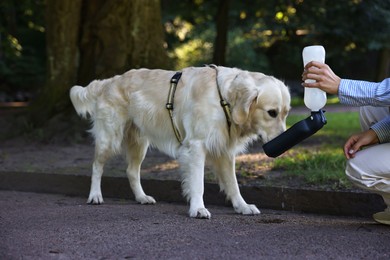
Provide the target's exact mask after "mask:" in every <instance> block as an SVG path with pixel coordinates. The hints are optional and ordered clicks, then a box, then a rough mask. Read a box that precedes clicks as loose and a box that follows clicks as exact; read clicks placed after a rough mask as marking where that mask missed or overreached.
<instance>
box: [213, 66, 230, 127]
mask: <svg viewBox="0 0 390 260" xmlns="http://www.w3.org/2000/svg"><path fill="white" fill-rule="evenodd" d="M208 66H209V67H210V68H213V69H215V72H216V74H217V75H216V77H215V78H216V81H217V89H218V95H219V99H220V101H219V102H220V104H221V106H222V108H223V112H224V113H225V117H226V122H227V125H228V131H229V134H230V126H231V125H232V113H231V110H230V104H229V102H227V101H226V100H225V99H223V97H222V93H221V88H220V87H219V84H218V70H217V66H215V65H214V64H210V65H208Z"/></svg>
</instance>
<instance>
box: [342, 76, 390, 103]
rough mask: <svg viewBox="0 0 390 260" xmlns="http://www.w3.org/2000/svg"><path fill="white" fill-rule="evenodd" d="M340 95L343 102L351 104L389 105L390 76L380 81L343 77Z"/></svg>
mask: <svg viewBox="0 0 390 260" xmlns="http://www.w3.org/2000/svg"><path fill="white" fill-rule="evenodd" d="M338 96H339V99H340V102H341V103H343V104H348V105H351V106H389V105H390V78H387V79H385V80H383V81H382V82H379V83H375V82H368V81H362V80H350V79H342V80H341V82H340V85H339V93H338Z"/></svg>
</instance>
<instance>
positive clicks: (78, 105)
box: [70, 81, 102, 118]
mask: <svg viewBox="0 0 390 260" xmlns="http://www.w3.org/2000/svg"><path fill="white" fill-rule="evenodd" d="M99 83H100V82H99V81H93V82H92V83H91V84H89V85H88V86H87V87H85V88H83V87H81V86H73V87H72V88H71V89H70V100H71V101H72V104H73V106H74V108H75V109H76V112H77V114H79V116H81V117H84V118H86V117H87V115H89V116H91V117H93V116H94V112H95V103H96V99H97V96H98V95H99V94H100V92H101V87H102V86H101V84H99Z"/></svg>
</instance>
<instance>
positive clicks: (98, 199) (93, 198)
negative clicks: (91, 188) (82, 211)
mask: <svg viewBox="0 0 390 260" xmlns="http://www.w3.org/2000/svg"><path fill="white" fill-rule="evenodd" d="M87 203H88V204H94V205H99V204H103V203H104V201H103V196H102V193H91V194H89V197H88V200H87Z"/></svg>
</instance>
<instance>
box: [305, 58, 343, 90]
mask: <svg viewBox="0 0 390 260" xmlns="http://www.w3.org/2000/svg"><path fill="white" fill-rule="evenodd" d="M307 79H312V80H315V81H316V82H314V83H302V85H303V86H304V87H306V88H319V89H321V90H323V91H325V92H327V93H329V94H334V95H337V94H338V92H339V85H340V81H341V79H340V78H339V77H338V76H337V75H336V74H335V73H334V72H333V71H332V70H331V68H330V67H329V66H328V65H327V64H324V63H321V62H316V61H311V62H309V63H308V64H306V66H305V69H304V71H303V74H302V80H303V81H305V80H307Z"/></svg>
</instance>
